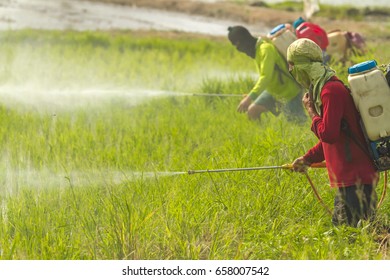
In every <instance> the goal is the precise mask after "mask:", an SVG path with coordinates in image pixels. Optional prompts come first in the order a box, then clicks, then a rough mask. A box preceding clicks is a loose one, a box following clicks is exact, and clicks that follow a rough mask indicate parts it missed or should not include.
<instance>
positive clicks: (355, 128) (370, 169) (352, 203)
mask: <svg viewBox="0 0 390 280" xmlns="http://www.w3.org/2000/svg"><path fill="white" fill-rule="evenodd" d="M287 60H288V63H289V70H290V72H291V74H292V75H293V76H294V78H295V79H296V80H297V81H298V82H299V83H300V84H301V85H302V86H304V87H305V88H307V89H310V90H309V92H308V93H305V95H304V96H303V99H302V102H303V104H304V107H305V109H306V110H307V112H308V114H309V117H310V118H311V120H312V123H311V130H312V131H313V133H314V134H315V135H316V137H317V138H318V140H319V142H318V143H317V144H316V145H315V146H314V147H312V148H311V149H310V150H309V151H307V152H306V154H305V155H304V156H302V157H299V158H297V159H296V160H295V161H294V162H293V169H294V170H295V171H299V172H302V171H304V170H305V169H306V168H307V167H308V166H310V165H311V164H312V163H317V162H322V161H324V160H325V161H326V166H327V170H328V176H329V180H330V185H331V187H334V188H337V194H336V197H335V199H334V211H333V218H332V222H333V224H335V225H339V224H347V225H350V226H357V224H358V222H359V221H360V220H370V219H371V218H373V217H374V213H375V208H376V200H377V197H376V191H375V186H376V184H377V181H378V173H377V172H376V170H375V167H374V164H373V162H372V161H371V159H370V157H369V155H368V150H367V151H365V150H364V148H365V147H360V146H359V145H358V144H357V143H356V142H355V141H354V140H353V139H351V137H350V136H348V132H347V131H346V129H348V130H349V132H351V134H352V135H355V137H356V138H357V140H358V141H360V142H362V143H364V141H365V140H364V134H363V131H362V129H361V127H360V115H359V113H358V112H357V109H356V107H355V104H354V101H353V99H352V96H351V94H350V92H349V90H348V88H347V87H345V86H344V84H343V83H342V82H341V81H340V80H339V79H338V78H337V77H336V75H335V72H334V71H333V70H332V69H331V68H329V67H328V66H326V65H324V64H323V62H322V50H321V48H320V47H319V46H318V45H317V44H316V43H314V42H313V41H311V40H309V39H298V40H296V41H295V42H293V43H292V44H291V45H290V46H289V48H288V50H287Z"/></svg>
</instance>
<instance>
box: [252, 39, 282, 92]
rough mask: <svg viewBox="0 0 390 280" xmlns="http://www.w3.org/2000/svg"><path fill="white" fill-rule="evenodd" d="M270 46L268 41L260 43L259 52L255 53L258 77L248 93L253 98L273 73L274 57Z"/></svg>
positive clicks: (262, 88) (264, 87)
mask: <svg viewBox="0 0 390 280" xmlns="http://www.w3.org/2000/svg"><path fill="white" fill-rule="evenodd" d="M271 48H272V46H270V45H269V43H262V45H261V46H260V49H259V53H257V55H256V67H257V71H258V73H259V78H258V80H257V82H256V84H255V85H254V87H253V88H252V90H251V91H250V93H249V94H248V97H249V98H251V99H252V100H255V99H256V98H257V97H258V96H259V95H260V93H262V92H263V91H264V90H266V89H267V87H268V85H269V83H270V82H271V79H272V75H274V67H275V63H276V60H275V57H274V52H273V51H272V49H271Z"/></svg>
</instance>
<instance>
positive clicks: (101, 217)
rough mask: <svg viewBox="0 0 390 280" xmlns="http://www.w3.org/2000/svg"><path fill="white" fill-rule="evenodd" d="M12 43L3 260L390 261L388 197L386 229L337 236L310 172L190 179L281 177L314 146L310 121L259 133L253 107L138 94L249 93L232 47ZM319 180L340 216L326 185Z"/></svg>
mask: <svg viewBox="0 0 390 280" xmlns="http://www.w3.org/2000/svg"><path fill="white" fill-rule="evenodd" d="M0 38H1V41H2V42H1V44H0V56H1V59H2V60H3V61H5V62H6V63H4V64H3V65H2V66H1V67H2V68H1V72H0V77H1V87H0V91H1V93H0V100H1V102H2V103H1V106H0V119H1V126H0V143H1V147H2V151H1V161H0V166H1V170H2V171H1V172H2V176H1V178H2V180H3V182H2V184H1V188H0V201H1V208H0V258H1V259H69V260H75V259H82V260H84V259H92V260H95V259H142V260H145V259H193V260H198V259H242V260H245V259H276V260H279V259H321V260H323V259H359V260H360V259H388V258H389V256H388V253H389V250H388V247H387V240H388V234H387V233H386V231H384V228H385V227H386V226H388V224H389V214H388V213H389V203H388V199H386V200H385V202H384V204H383V206H382V207H381V208H380V209H379V211H378V216H377V218H376V221H375V223H372V224H369V223H363V224H361V225H360V226H359V227H357V228H349V227H334V226H332V224H331V221H330V217H329V215H328V214H327V212H326V210H325V209H324V208H323V207H322V206H321V204H320V203H319V202H318V201H317V200H316V198H315V197H314V194H313V191H312V189H311V188H310V185H309V184H308V181H307V179H306V178H305V176H303V175H302V174H297V173H292V172H290V171H286V170H278V169H275V170H263V171H246V172H223V173H203V174H193V175H189V174H187V171H188V170H199V169H201V170H205V169H220V168H240V167H256V166H271V165H272V166H274V165H281V164H284V163H289V162H291V161H292V160H294V159H295V158H296V157H298V156H301V155H302V154H303V153H304V152H305V151H307V149H309V148H310V147H311V146H312V145H314V144H315V143H316V139H315V138H314V136H313V135H312V134H311V133H310V131H309V127H310V122H309V120H308V121H307V123H305V124H303V125H298V124H295V123H290V122H288V121H287V120H286V118H285V116H283V115H280V116H278V117H274V116H272V115H265V116H264V117H263V118H262V120H261V122H250V121H248V119H247V117H246V116H245V115H242V114H238V113H237V112H236V111H235V110H236V106H237V104H238V103H239V101H240V97H236V96H232V97H209V96H207V97H202V96H191V95H182V94H177V95H172V94H171V95H164V94H162V95H157V96H153V97H150V96H148V95H144V96H141V97H139V96H138V94H137V96H136V95H133V94H132V93H134V92H138V90H139V89H140V88H143V89H145V90H146V89H148V90H164V91H167V90H168V91H186V92H203V93H226V94H229V93H232V94H241V93H246V92H248V90H250V88H251V85H252V83H253V82H254V80H255V79H256V73H255V72H254V65H253V64H252V62H251V61H250V60H249V59H248V58H247V57H246V56H244V55H241V54H239V53H238V52H237V51H236V50H235V49H234V48H232V46H231V45H230V44H229V43H228V42H226V41H223V40H220V39H218V38H217V39H210V38H207V39H206V38H202V37H198V38H193V37H192V38H188V37H186V36H183V37H180V36H173V37H171V38H165V37H163V36H155V34H153V36H152V35H150V36H148V35H147V34H146V35H145V34H143V35H142V36H140V35H137V34H136V33H131V32H117V33H111V34H109V33H104V32H70V31H69V32H65V33H60V32H51V31H50V32H49V31H47V32H46V31H40V32H37V31H33V30H25V31H15V32H12V33H11V32H5V33H3V34H1V37H0ZM374 54H375V56H378V59H379V60H380V59H383V58H384V57H385V56H386V55H387V54H383V56H382V54H381V53H374ZM227 58H228V59H227ZM248 60H249V61H248ZM337 67H341V66H337ZM339 69H342V68H339ZM341 78H343V77H341ZM344 78H345V77H344ZM86 89H89V90H91V89H94V91H87V90H86ZM113 89H115V90H116V91H112V90H113ZM118 89H121V90H122V91H121V94H119V93H118ZM71 93H72V94H71ZM138 93H139V92H138ZM69 95H71V96H70V97H69ZM134 99H137V102H133V101H134ZM86 101H87V102H86ZM309 176H310V178H311V179H312V180H313V182H314V184H315V186H316V188H317V189H318V192H319V193H320V195H321V197H322V199H323V201H324V203H326V205H328V206H329V207H332V201H333V196H334V190H332V189H330V188H329V186H328V178H327V174H326V172H325V171H324V170H323V169H320V170H314V169H313V170H309ZM382 182H383V181H381V183H382ZM382 188H383V186H382V185H379V187H378V192H380V191H381V189H382Z"/></svg>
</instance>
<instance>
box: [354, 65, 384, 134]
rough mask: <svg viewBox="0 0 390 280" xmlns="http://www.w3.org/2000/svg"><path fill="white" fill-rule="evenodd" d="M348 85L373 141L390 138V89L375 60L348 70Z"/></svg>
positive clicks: (367, 132)
mask: <svg viewBox="0 0 390 280" xmlns="http://www.w3.org/2000/svg"><path fill="white" fill-rule="evenodd" d="M348 74H349V75H348V83H349V85H350V87H351V94H352V97H353V100H354V102H355V105H356V108H357V109H358V111H359V112H360V115H361V117H362V121H363V124H364V127H365V130H366V134H367V137H368V138H369V140H371V141H376V140H378V139H380V138H384V137H389V136H390V87H389V85H388V83H387V81H386V78H385V76H384V74H383V72H382V71H381V70H380V69H378V67H377V63H376V61H375V60H369V61H365V62H362V63H359V64H356V65H354V66H352V67H349V68H348Z"/></svg>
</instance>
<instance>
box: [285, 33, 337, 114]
mask: <svg viewBox="0 0 390 280" xmlns="http://www.w3.org/2000/svg"><path fill="white" fill-rule="evenodd" d="M287 61H288V62H289V63H291V64H292V65H294V67H293V71H292V75H293V76H294V78H295V79H296V80H297V82H299V83H300V84H301V85H302V86H304V87H306V88H307V89H310V88H312V94H313V101H314V106H315V108H316V111H317V113H318V114H321V105H322V102H321V90H322V87H323V86H324V85H325V83H326V82H327V81H328V80H329V79H330V78H331V77H333V76H334V75H335V74H336V72H335V71H334V70H333V69H331V68H330V67H328V66H327V65H325V64H324V63H323V54H322V50H321V48H320V47H319V46H318V45H317V44H316V43H314V42H313V41H312V40H310V39H306V38H302V39H298V40H296V41H294V42H293V43H292V44H291V45H290V46H289V47H288V49H287Z"/></svg>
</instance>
